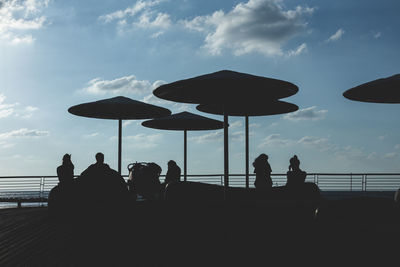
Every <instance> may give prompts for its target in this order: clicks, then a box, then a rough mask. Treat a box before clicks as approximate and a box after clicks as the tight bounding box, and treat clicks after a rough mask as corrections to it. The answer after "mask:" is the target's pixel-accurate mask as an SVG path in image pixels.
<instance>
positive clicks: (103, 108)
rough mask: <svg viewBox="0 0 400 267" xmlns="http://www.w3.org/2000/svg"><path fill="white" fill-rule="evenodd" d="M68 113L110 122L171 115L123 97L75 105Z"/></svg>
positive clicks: (152, 106)
mask: <svg viewBox="0 0 400 267" xmlns="http://www.w3.org/2000/svg"><path fill="white" fill-rule="evenodd" d="M68 112H69V113H72V114H74V115H77V116H82V117H90V118H98V119H112V120H143V119H150V118H157V117H161V116H167V115H169V114H171V111H170V110H169V109H166V108H163V107H159V106H155V105H151V104H147V103H144V102H140V101H137V100H133V99H130V98H127V97H123V96H117V97H113V98H108V99H103V100H98V101H94V102H88V103H83V104H79V105H75V106H72V107H70V108H69V109H68Z"/></svg>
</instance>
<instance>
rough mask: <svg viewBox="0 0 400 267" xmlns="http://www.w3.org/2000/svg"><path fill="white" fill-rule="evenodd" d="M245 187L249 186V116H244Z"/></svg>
mask: <svg viewBox="0 0 400 267" xmlns="http://www.w3.org/2000/svg"><path fill="white" fill-rule="evenodd" d="M245 123H246V188H249V116H246V122H245Z"/></svg>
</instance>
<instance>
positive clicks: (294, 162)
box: [289, 155, 300, 170]
mask: <svg viewBox="0 0 400 267" xmlns="http://www.w3.org/2000/svg"><path fill="white" fill-rule="evenodd" d="M289 162H290V165H289V170H298V169H299V168H300V160H299V159H298V158H297V156H296V155H294V156H293V157H292V158H291V159H290V161H289Z"/></svg>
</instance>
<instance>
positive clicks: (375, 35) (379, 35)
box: [373, 32, 382, 39]
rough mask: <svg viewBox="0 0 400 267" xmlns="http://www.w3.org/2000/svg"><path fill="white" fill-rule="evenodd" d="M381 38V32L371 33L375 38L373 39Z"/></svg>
mask: <svg viewBox="0 0 400 267" xmlns="http://www.w3.org/2000/svg"><path fill="white" fill-rule="evenodd" d="M381 36H382V33H381V32H373V37H374V38H375V39H378V38H380V37H381Z"/></svg>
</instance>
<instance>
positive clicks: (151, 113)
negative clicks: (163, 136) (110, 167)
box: [68, 96, 171, 174]
mask: <svg viewBox="0 0 400 267" xmlns="http://www.w3.org/2000/svg"><path fill="white" fill-rule="evenodd" d="M68 112H69V113H71V114H74V115H77V116H83V117H90V118H98V119H112V120H118V172H119V173H120V174H121V153H122V120H143V119H151V118H157V117H163V116H167V115H169V114H171V111H170V110H169V109H166V108H163V107H158V106H155V105H151V104H147V103H144V102H140V101H137V100H133V99H130V98H127V97H123V96H117V97H113V98H108V99H103V100H99V101H94V102H88V103H83V104H79V105H75V106H72V107H70V108H69V109H68Z"/></svg>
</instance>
